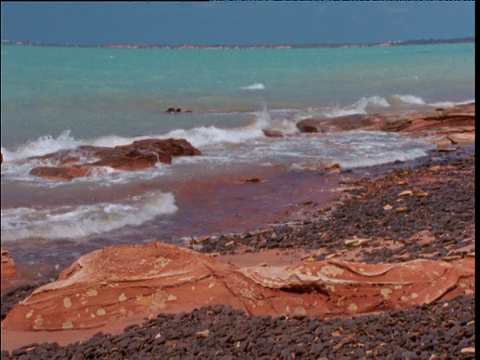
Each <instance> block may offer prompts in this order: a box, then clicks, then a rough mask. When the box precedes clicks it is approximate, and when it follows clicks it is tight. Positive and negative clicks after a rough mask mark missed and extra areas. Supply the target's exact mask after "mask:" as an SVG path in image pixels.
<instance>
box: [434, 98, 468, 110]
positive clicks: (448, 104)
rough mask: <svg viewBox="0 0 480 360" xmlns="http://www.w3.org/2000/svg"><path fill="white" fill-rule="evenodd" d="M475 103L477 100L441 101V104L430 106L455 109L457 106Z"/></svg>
mask: <svg viewBox="0 0 480 360" xmlns="http://www.w3.org/2000/svg"><path fill="white" fill-rule="evenodd" d="M474 102H475V99H471V100H466V101H439V102H434V103H429V104H428V105H429V106H433V107H443V108H448V107H454V106H457V105H466V104H470V103H474Z"/></svg>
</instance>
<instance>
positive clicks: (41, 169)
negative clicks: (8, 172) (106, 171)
mask: <svg viewBox="0 0 480 360" xmlns="http://www.w3.org/2000/svg"><path fill="white" fill-rule="evenodd" d="M90 170H91V168H90V167H88V166H79V165H74V166H59V167H54V166H38V167H36V168H33V169H32V170H31V171H30V175H33V176H38V177H42V178H45V179H49V180H57V181H58V180H60V181H71V180H73V179H76V178H79V177H85V176H87V175H88V174H89V173H90Z"/></svg>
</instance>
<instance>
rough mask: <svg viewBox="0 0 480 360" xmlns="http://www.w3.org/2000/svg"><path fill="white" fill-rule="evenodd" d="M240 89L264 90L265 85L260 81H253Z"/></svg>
mask: <svg viewBox="0 0 480 360" xmlns="http://www.w3.org/2000/svg"><path fill="white" fill-rule="evenodd" d="M242 90H265V85H263V84H262V83H255V84H252V85H248V86H244V87H242Z"/></svg>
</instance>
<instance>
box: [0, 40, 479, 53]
mask: <svg viewBox="0 0 480 360" xmlns="http://www.w3.org/2000/svg"><path fill="white" fill-rule="evenodd" d="M460 43H475V37H466V38H459V39H421V40H406V41H387V42H382V43H365V44H300V45H298V44H296V45H289V44H285V45H177V46H174V45H148V44H133V45H132V44H104V45H75V44H54V43H44V42H38V41H18V40H8V39H3V40H2V44H6V45H24V46H54V47H80V48H106V49H178V50H189V49H190V50H191V49H207V50H237V49H238V50H240V49H313V48H350V47H385V46H405V45H434V44H460Z"/></svg>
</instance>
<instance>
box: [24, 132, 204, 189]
mask: <svg viewBox="0 0 480 360" xmlns="http://www.w3.org/2000/svg"><path fill="white" fill-rule="evenodd" d="M200 154H201V152H200V150H198V149H196V148H195V147H193V146H192V145H191V144H190V143H189V142H188V141H187V140H184V139H167V140H158V139H145V140H138V141H134V142H133V143H132V144H129V145H122V146H115V147H113V148H109V147H97V146H80V147H78V148H77V149H74V150H61V151H58V152H55V153H52V154H47V155H43V156H35V157H31V158H29V159H31V160H41V161H45V162H47V161H48V162H53V163H55V164H58V165H60V166H58V167H53V166H48V167H36V168H34V169H32V170H31V171H30V174H31V175H33V176H39V177H44V178H47V179H51V180H72V179H75V178H78V177H84V176H88V175H89V174H90V173H91V169H92V168H93V167H99V166H106V167H111V168H113V169H118V170H128V171H135V170H142V169H146V168H149V167H152V166H154V165H155V164H156V163H157V162H162V163H164V164H171V163H172V156H193V155H200ZM92 158H97V159H99V160H97V161H94V162H86V163H81V161H82V159H90V160H91V159H92ZM67 164H69V165H70V166H62V165H67Z"/></svg>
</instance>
